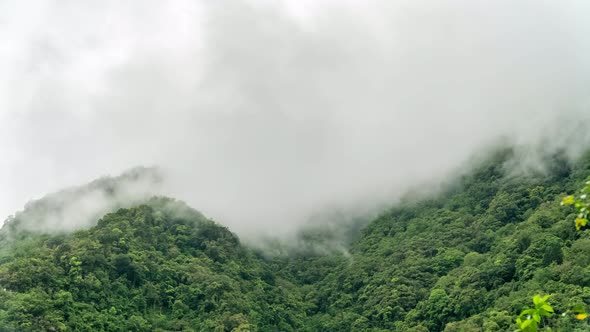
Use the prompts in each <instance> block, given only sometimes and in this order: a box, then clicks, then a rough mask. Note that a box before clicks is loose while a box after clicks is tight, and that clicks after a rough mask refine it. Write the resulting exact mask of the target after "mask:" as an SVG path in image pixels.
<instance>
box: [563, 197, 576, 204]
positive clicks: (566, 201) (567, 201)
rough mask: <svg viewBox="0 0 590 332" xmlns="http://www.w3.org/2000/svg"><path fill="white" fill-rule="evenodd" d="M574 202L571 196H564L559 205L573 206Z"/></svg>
mask: <svg viewBox="0 0 590 332" xmlns="http://www.w3.org/2000/svg"><path fill="white" fill-rule="evenodd" d="M575 201H576V200H575V199H574V196H573V195H569V196H565V197H564V198H563V199H562V200H561V205H572V204H574V202H575Z"/></svg>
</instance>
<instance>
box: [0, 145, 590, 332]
mask: <svg viewBox="0 0 590 332" xmlns="http://www.w3.org/2000/svg"><path fill="white" fill-rule="evenodd" d="M511 158H512V152H511V151H510V150H504V151H501V152H499V153H497V154H496V155H494V156H493V157H492V158H490V159H489V160H488V161H486V162H484V163H481V164H480V165H479V166H478V167H476V168H475V169H474V170H473V171H472V172H470V173H469V174H467V175H465V176H462V177H461V178H459V179H457V180H456V181H450V182H452V185H450V186H448V187H447V189H446V190H445V191H444V192H442V193H440V194H437V195H432V196H430V197H428V198H422V199H419V200H416V199H407V200H406V201H404V202H402V203H400V204H398V205H396V206H395V207H393V208H392V209H390V210H389V211H386V212H384V213H383V214H382V215H381V216H380V217H379V218H377V219H376V220H374V221H373V222H371V223H370V224H369V225H368V226H366V227H365V228H364V229H363V230H362V231H361V233H360V234H358V235H357V236H356V240H354V241H353V242H352V243H350V245H349V246H348V248H346V249H347V250H346V251H345V253H344V254H342V250H340V249H342V248H340V247H338V248H336V249H335V250H332V251H329V250H325V249H326V245H325V244H326V243H327V244H328V246H329V244H330V243H334V239H333V237H331V235H330V234H328V235H327V236H326V235H324V234H323V233H322V232H321V231H316V233H314V231H311V230H307V231H305V232H304V233H303V234H304V235H303V238H302V241H303V243H304V245H303V246H302V247H303V249H302V250H297V251H291V252H290V253H289V254H285V255H278V256H268V255H264V254H263V253H262V252H260V253H257V252H255V251H254V250H252V249H250V248H248V247H246V246H244V245H242V244H241V243H240V242H239V240H238V238H237V237H236V236H235V235H234V234H232V233H231V232H230V231H228V230H227V229H225V228H224V227H221V226H219V225H217V224H215V223H214V222H212V221H210V220H207V219H206V218H205V217H203V216H202V215H201V214H200V213H198V212H197V211H195V210H192V209H190V208H188V207H186V206H185V205H184V204H182V203H179V202H176V201H173V200H170V199H165V198H155V199H152V200H150V201H148V202H147V203H146V204H142V205H139V206H136V207H133V208H128V209H120V210H118V211H116V212H113V213H110V214H107V215H106V216H104V217H103V218H102V219H100V221H99V222H98V224H97V225H96V226H95V227H92V228H90V229H88V230H85V231H78V232H75V233H70V234H62V235H40V234H36V235H35V234H34V233H31V232H27V233H26V236H23V237H20V240H19V241H16V242H14V241H13V242H11V244H9V245H8V244H4V247H3V250H0V252H1V254H0V331H3V330H6V331H23V330H24V331H26V330H31V331H39V330H47V331H50V330H65V331H68V330H74V331H75V330H79V331H82V330H107V331H119V330H134V331H151V330H161V331H181V330H182V331H190V330H195V331H400V332H401V331H446V332H453V331H468V332H469V331H490V332H491V331H510V330H514V329H516V325H515V324H514V319H515V317H516V315H518V314H519V313H520V311H521V310H522V309H523V308H525V307H526V306H528V305H529V304H528V303H529V302H530V298H531V297H532V295H534V294H537V293H544V294H552V297H551V298H550V302H551V304H552V305H553V306H554V308H555V309H556V311H557V312H560V313H562V312H567V310H568V309H570V308H572V307H573V306H574V305H576V304H580V303H586V304H590V277H589V276H590V235H589V234H590V233H588V232H587V231H584V230H582V231H576V229H575V227H574V218H575V213H574V211H573V210H572V209H570V208H568V207H562V206H560V205H559V201H560V200H561V198H562V197H563V196H564V195H565V194H566V193H572V192H574V191H575V190H577V188H578V187H579V186H580V185H581V183H583V182H584V180H585V179H586V178H587V177H588V176H590V155H587V156H586V157H585V158H582V159H581V161H579V162H577V163H575V164H571V163H568V162H566V161H565V159H564V158H561V157H560V156H559V155H553V156H549V157H548V158H547V161H546V165H547V172H538V173H534V172H533V173H528V174H526V175H525V174H519V175H515V173H514V172H513V170H512V169H511V168H510V167H507V165H509V164H507V162H508V161H509V160H511ZM9 227H13V226H9ZM323 238H325V239H326V241H325V243H323V244H322V239H323ZM306 241H307V242H306ZM318 243H319V244H321V249H322V250H320V251H314V250H310V248H313V246H314V245H316V244H318ZM338 243H339V245H340V244H341V243H342V242H338ZM279 251H280V250H279ZM319 252H323V253H319ZM2 288H5V289H6V290H1V289H2ZM546 323H548V324H550V325H551V326H553V327H556V328H559V329H561V330H563V331H590V327H589V326H588V324H587V323H586V322H585V321H577V320H575V319H573V318H572V317H571V315H566V316H561V315H556V316H554V317H552V318H550V319H548V320H547V321H546Z"/></svg>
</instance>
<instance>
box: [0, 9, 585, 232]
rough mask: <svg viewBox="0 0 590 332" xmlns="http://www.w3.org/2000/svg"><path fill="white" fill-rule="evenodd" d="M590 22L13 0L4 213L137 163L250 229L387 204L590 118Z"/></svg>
mask: <svg viewBox="0 0 590 332" xmlns="http://www.w3.org/2000/svg"><path fill="white" fill-rule="evenodd" d="M588 9H590V5H588V3H587V2H585V1H563V2H559V3H557V2H545V1H521V2H518V3H515V2H513V1H493V2H491V1H450V0H449V1H362V2H361V1H346V2H336V1H328V0H324V1H313V2H312V1H305V2H301V1H282V2H270V1H223V0H220V1H215V2H193V1H174V2H159V1H150V2H145V1H142V2H139V1H138V2H125V3H121V2H119V1H101V2H86V1H78V2H58V1H38V2H37V3H35V4H32V3H30V2H27V4H26V6H25V4H22V3H20V2H17V1H12V2H3V3H2V4H0V37H1V38H2V40H3V43H2V44H0V54H1V55H2V61H0V75H2V77H3V80H2V81H1V83H0V150H1V151H3V152H4V154H3V157H2V160H0V214H3V215H8V214H10V213H12V212H14V211H15V210H17V209H19V207H21V206H22V205H23V204H24V203H25V202H26V201H27V200H29V199H31V198H35V197H39V196H42V195H43V194H45V193H47V192H50V191H54V190H57V189H59V188H61V187H64V186H69V185H74V184H79V183H81V182H84V181H87V180H91V179H93V178H95V177H97V176H100V175H103V174H116V173H118V172H120V171H121V170H124V169H127V168H130V167H133V166H135V165H159V166H161V167H162V168H163V169H164V170H166V172H167V174H168V187H167V190H166V191H167V193H168V194H170V195H173V196H176V197H178V198H181V199H184V200H186V201H187V202H188V203H190V204H191V205H192V206H194V207H195V208H197V209H200V210H202V211H203V212H204V213H205V214H207V215H209V216H212V217H214V218H216V219H217V220H218V221H220V222H222V223H225V224H228V225H229V226H230V227H231V228H232V229H233V230H236V231H237V232H238V233H240V234H246V235H247V234H248V233H254V232H260V231H267V232H268V231H272V232H275V231H276V232H282V231H288V230H290V229H292V227H293V226H295V225H298V224H300V223H302V222H304V221H305V220H306V219H307V218H308V217H309V215H310V214H313V213H315V212H316V211H317V210H318V209H319V210H321V209H323V208H325V207H327V206H330V207H333V206H343V205H349V204H353V203H354V204H355V205H354V206H355V207H358V206H368V205H367V204H368V203H367V202H371V204H369V205H371V206H372V205H378V204H380V203H383V202H388V201H390V200H392V199H394V198H395V197H398V196H399V195H400V194H401V193H403V192H404V191H406V190H407V189H408V188H409V187H410V186H412V185H414V184H416V183H422V182H424V181H428V180H431V179H438V178H440V177H442V176H444V175H445V174H447V172H448V171H450V170H451V169H454V168H455V167H457V166H458V165H460V164H461V163H463V162H464V161H465V160H467V159H468V158H469V156H471V155H472V153H473V152H474V151H477V150H478V149H481V148H482V147H484V146H486V145H488V144H490V143H491V142H494V141H496V140H497V139H498V138H500V137H510V138H511V139H513V140H514V141H516V142H518V143H521V144H529V143H535V142H539V141H540V140H541V139H542V138H543V137H545V136H546V134H547V133H549V132H551V133H552V135H553V136H554V137H569V136H567V135H564V133H567V132H569V131H570V128H569V126H570V124H573V123H574V122H575V120H574V119H582V120H583V121H587V120H588V118H589V117H590V112H589V111H588V94H587V86H588V79H589V78H590V66H589V65H590V61H589V60H588V59H590V40H588V38H587V36H588V34H589V32H590V31H589V30H590V29H589V27H590V25H589V23H588V22H587V20H586V19H585V17H584V15H583V13H585V12H587V10H588ZM555 142H559V144H558V145H560V144H562V141H561V140H558V139H556V140H555ZM556 144H557V143H556Z"/></svg>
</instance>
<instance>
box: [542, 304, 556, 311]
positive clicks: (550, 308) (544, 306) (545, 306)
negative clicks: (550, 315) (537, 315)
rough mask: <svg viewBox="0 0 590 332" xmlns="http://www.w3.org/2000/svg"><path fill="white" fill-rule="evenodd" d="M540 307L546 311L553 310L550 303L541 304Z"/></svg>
mask: <svg viewBox="0 0 590 332" xmlns="http://www.w3.org/2000/svg"><path fill="white" fill-rule="evenodd" d="M541 309H543V310H545V311H547V312H553V307H551V306H550V305H548V304H543V305H542V306H541Z"/></svg>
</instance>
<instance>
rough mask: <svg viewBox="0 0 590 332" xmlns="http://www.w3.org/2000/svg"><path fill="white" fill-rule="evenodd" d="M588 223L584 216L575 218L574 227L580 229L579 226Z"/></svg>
mask: <svg viewBox="0 0 590 332" xmlns="http://www.w3.org/2000/svg"><path fill="white" fill-rule="evenodd" d="M587 223H588V219H586V218H576V229H577V230H580V228H582V227H584V226H586V224H587Z"/></svg>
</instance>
